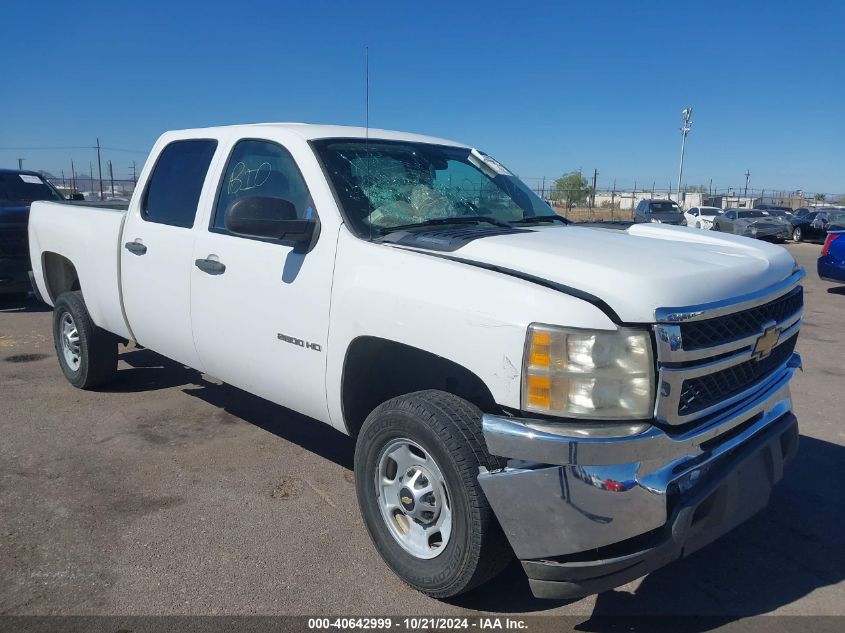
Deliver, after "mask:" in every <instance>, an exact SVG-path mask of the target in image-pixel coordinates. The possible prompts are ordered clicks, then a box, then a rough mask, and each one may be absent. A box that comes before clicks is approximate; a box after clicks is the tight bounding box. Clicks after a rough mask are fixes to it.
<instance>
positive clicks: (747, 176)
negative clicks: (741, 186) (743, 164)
mask: <svg viewBox="0 0 845 633" xmlns="http://www.w3.org/2000/svg"><path fill="white" fill-rule="evenodd" d="M749 178H751V170H750V169H746V170H745V193H743V194H742V197H743V198H747V197H748V179H749Z"/></svg>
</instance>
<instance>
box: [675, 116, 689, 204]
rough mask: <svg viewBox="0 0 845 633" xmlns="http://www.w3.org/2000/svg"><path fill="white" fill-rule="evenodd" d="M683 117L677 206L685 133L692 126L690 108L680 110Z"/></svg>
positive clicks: (679, 201)
mask: <svg viewBox="0 0 845 633" xmlns="http://www.w3.org/2000/svg"><path fill="white" fill-rule="evenodd" d="M681 114H682V115H683V117H684V125H683V127H682V128H681V164H680V165H679V166H678V206H681V178H682V177H683V175H684V147H685V146H686V143H687V134H689V131H690V128H691V127H692V108H684V109H683V110H681Z"/></svg>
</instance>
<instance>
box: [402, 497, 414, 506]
mask: <svg viewBox="0 0 845 633" xmlns="http://www.w3.org/2000/svg"><path fill="white" fill-rule="evenodd" d="M411 501H413V499H411V497H402V503H404V504H405V505H406V506H409V505H411Z"/></svg>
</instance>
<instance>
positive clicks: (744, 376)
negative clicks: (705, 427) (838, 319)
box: [678, 334, 798, 416]
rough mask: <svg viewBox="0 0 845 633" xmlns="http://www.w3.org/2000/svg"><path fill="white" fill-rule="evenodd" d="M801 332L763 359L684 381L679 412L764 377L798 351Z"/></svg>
mask: <svg viewBox="0 0 845 633" xmlns="http://www.w3.org/2000/svg"><path fill="white" fill-rule="evenodd" d="M797 340H798V335H797V334H795V335H794V336H792V337H791V338H790V339H789V340H788V341H787V342H785V343H781V344H780V345H778V346H777V347H776V348H775V349H774V350H773V351H772V353H771V354H769V355H768V356H766V358H761V359H760V360H753V359H752V360H747V361H745V362H744V363H740V364H739V365H734V366H733V367H728V368H727V369H723V370H722V371H717V372H715V373H713V374H707V375H705V376H700V377H698V378H690V379H689V380H685V381H684V382H683V383H682V384H681V396H680V399H679V401H678V415H682V416H685V415H691V414H693V413H696V412H698V411H701V410H702V409H706V408H708V407H710V406H712V405H714V404H719V403H720V402H721V401H723V400H724V399H725V398H729V397H730V396H732V395H734V394H735V393H739V392H741V391H744V390H745V389H747V388H748V387H750V386H751V385H753V384H754V383H756V382H757V381H759V380H760V379H761V378H764V377H766V376H768V375H769V374H770V373H771V372H773V371H774V370H776V369H777V368H778V367H780V366H781V365H783V364H784V363H785V362H786V361H788V360H789V357H790V356H792V352H794V351H795V343H796V341H797Z"/></svg>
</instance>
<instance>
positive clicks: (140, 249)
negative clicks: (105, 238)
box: [123, 242, 147, 255]
mask: <svg viewBox="0 0 845 633" xmlns="http://www.w3.org/2000/svg"><path fill="white" fill-rule="evenodd" d="M123 246H124V248H126V250H127V251H129V252H130V253H132V254H133V255H143V254H144V253H146V252H147V247H146V246H144V245H143V244H142V243H141V242H126V244H124V245H123Z"/></svg>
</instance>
